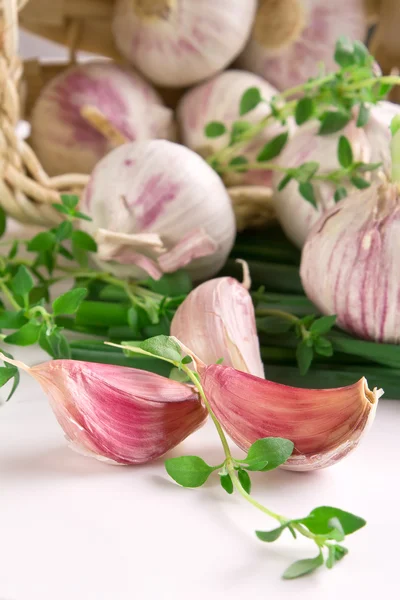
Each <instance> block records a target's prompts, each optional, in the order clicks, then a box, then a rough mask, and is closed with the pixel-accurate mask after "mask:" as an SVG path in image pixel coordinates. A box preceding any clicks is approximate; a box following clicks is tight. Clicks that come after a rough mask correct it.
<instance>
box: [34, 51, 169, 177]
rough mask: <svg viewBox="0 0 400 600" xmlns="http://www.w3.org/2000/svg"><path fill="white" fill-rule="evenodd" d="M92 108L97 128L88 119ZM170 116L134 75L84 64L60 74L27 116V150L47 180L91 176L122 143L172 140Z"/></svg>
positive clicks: (120, 69) (103, 65) (108, 66)
mask: <svg viewBox="0 0 400 600" xmlns="http://www.w3.org/2000/svg"><path fill="white" fill-rule="evenodd" d="M87 108H89V109H94V110H95V111H96V113H95V119H97V120H98V117H99V116H100V118H101V120H102V121H101V122H100V124H97V123H93V122H92V121H89V120H87V118H85V117H84V116H83V115H84V114H85V109H87ZM172 118H173V116H172V111H171V110H169V109H168V108H166V107H165V106H163V103H162V100H161V98H160V96H159V95H158V94H157V92H156V91H155V90H154V89H153V88H152V86H151V85H150V84H149V83H147V82H146V81H145V80H144V79H143V78H142V77H141V76H140V75H138V74H137V73H135V72H134V71H133V70H131V69H128V68H124V67H121V66H118V65H116V64H113V63H111V62H89V63H85V64H81V65H78V66H73V67H71V68H69V69H67V70H66V71H65V72H63V73H61V74H60V75H58V76H57V77H55V78H54V79H52V80H51V81H50V83H49V84H48V85H47V86H46V87H45V88H44V89H43V91H42V93H41V94H40V96H39V98H38V100H37V102H36V104H35V106H34V108H33V112H32V118H31V123H32V134H31V141H32V146H33V148H34V150H35V152H36V154H37V155H38V157H39V159H40V161H41V163H42V165H43V167H44V168H45V170H46V171H47V172H48V173H49V174H50V175H59V174H63V173H68V172H77V173H90V172H91V171H92V169H93V167H94V166H95V164H96V163H97V162H98V161H99V160H100V159H101V158H102V157H103V156H104V155H105V154H107V153H108V152H109V151H110V150H112V149H113V148H114V147H115V146H116V145H119V144H120V143H121V142H124V141H127V140H128V141H130V140H145V139H151V138H160V137H161V138H163V137H166V138H168V137H171V134H172Z"/></svg>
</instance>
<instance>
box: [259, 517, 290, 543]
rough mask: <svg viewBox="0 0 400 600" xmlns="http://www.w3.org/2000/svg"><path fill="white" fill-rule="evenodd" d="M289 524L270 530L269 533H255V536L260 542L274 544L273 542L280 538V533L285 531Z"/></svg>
mask: <svg viewBox="0 0 400 600" xmlns="http://www.w3.org/2000/svg"><path fill="white" fill-rule="evenodd" d="M289 524H290V521H288V522H287V523H285V524H284V525H281V526H280V527H277V528H276V529H271V531H256V536H257V537H258V539H259V540H261V541H262V542H275V540H277V539H278V538H279V537H280V535H281V533H282V532H283V531H285V529H286V527H288V525H289Z"/></svg>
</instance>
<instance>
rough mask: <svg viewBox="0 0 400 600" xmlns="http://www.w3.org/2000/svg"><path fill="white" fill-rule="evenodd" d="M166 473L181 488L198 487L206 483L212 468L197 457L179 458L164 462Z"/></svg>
mask: <svg viewBox="0 0 400 600" xmlns="http://www.w3.org/2000/svg"><path fill="white" fill-rule="evenodd" d="M165 468H166V470H167V473H168V475H169V476H170V477H172V479H173V480H174V481H176V483H179V485H182V486H183V487H200V486H201V485H203V483H205V482H206V481H207V479H208V478H209V476H210V475H211V473H212V472H213V471H214V467H210V466H209V465H208V464H207V463H206V462H204V460H203V459H202V458H200V457H199V456H179V457H177V458H168V459H167V460H166V461H165Z"/></svg>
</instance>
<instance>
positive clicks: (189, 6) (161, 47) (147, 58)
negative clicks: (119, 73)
mask: <svg viewBox="0 0 400 600" xmlns="http://www.w3.org/2000/svg"><path fill="white" fill-rule="evenodd" d="M255 9H256V0H218V1H217V2H216V1H215V0H195V1H193V0H192V1H189V2H187V1H185V0H117V2H116V4H115V15H114V21H113V32H114V38H115V43H116V45H117V47H118V48H119V50H120V52H121V53H122V54H123V56H124V57H125V58H127V59H128V60H129V61H130V62H131V63H132V64H133V65H135V66H136V67H137V68H138V69H140V70H141V71H142V72H143V73H144V74H145V75H146V76H147V77H148V78H149V79H150V80H151V81H154V82H155V83H157V84H159V85H166V86H185V85H191V84H193V83H197V82H199V81H202V80H203V79H206V78H207V77H211V76H212V75H214V74H215V73H217V72H218V71H220V70H222V69H224V68H225V67H226V66H227V65H228V64H229V63H230V62H231V61H232V60H233V59H234V58H235V57H236V56H237V55H238V54H239V53H240V52H241V50H242V49H243V47H244V45H245V43H246V41H247V38H248V36H249V34H250V28H251V25H252V22H253V18H254V14H255Z"/></svg>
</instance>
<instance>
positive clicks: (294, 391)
mask: <svg viewBox="0 0 400 600" xmlns="http://www.w3.org/2000/svg"><path fill="white" fill-rule="evenodd" d="M201 381H202V385H203V388H204V392H205V394H206V396H207V399H208V401H209V403H210V405H211V408H212V410H213V412H214V414H215V415H216V417H217V419H218V420H219V422H220V423H221V425H222V427H223V428H224V429H225V431H226V432H227V433H228V435H229V436H230V437H231V438H232V439H233V441H234V442H235V443H236V444H237V445H238V446H239V447H240V448H242V449H243V450H248V448H249V447H250V446H251V444H253V443H254V442H255V441H256V440H258V439H260V438H265V437H270V436H271V437H282V438H286V439H289V440H291V441H292V442H293V443H294V446H295V449H294V452H293V455H292V456H291V457H290V458H289V460H288V461H287V462H286V463H285V468H287V469H290V470H293V471H311V470H315V469H321V468H324V467H328V466H330V465H332V464H334V463H336V462H338V461H339V460H341V459H342V458H344V457H345V456H346V455H347V454H348V453H349V452H351V451H352V450H354V449H355V448H356V447H357V445H358V443H359V441H360V439H361V437H362V435H363V434H364V433H365V431H366V430H367V428H368V427H369V426H370V425H371V424H372V421H373V420H374V417H375V412H376V407H377V403H378V400H379V398H380V396H381V395H382V393H383V392H382V390H376V389H374V390H373V391H371V390H369V389H368V386H367V381H366V379H365V378H362V379H360V380H359V381H358V382H357V383H355V384H353V385H349V386H347V387H342V388H337V389H327V390H307V389H300V388H294V387H289V386H286V385H282V384H279V383H274V382H272V381H267V380H264V379H260V378H258V377H254V376H253V375H249V374H246V373H241V372H240V371H236V370H235V369H232V368H230V367H224V366H222V365H211V366H209V367H207V369H206V370H205V371H203V373H202V375H201Z"/></svg>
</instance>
